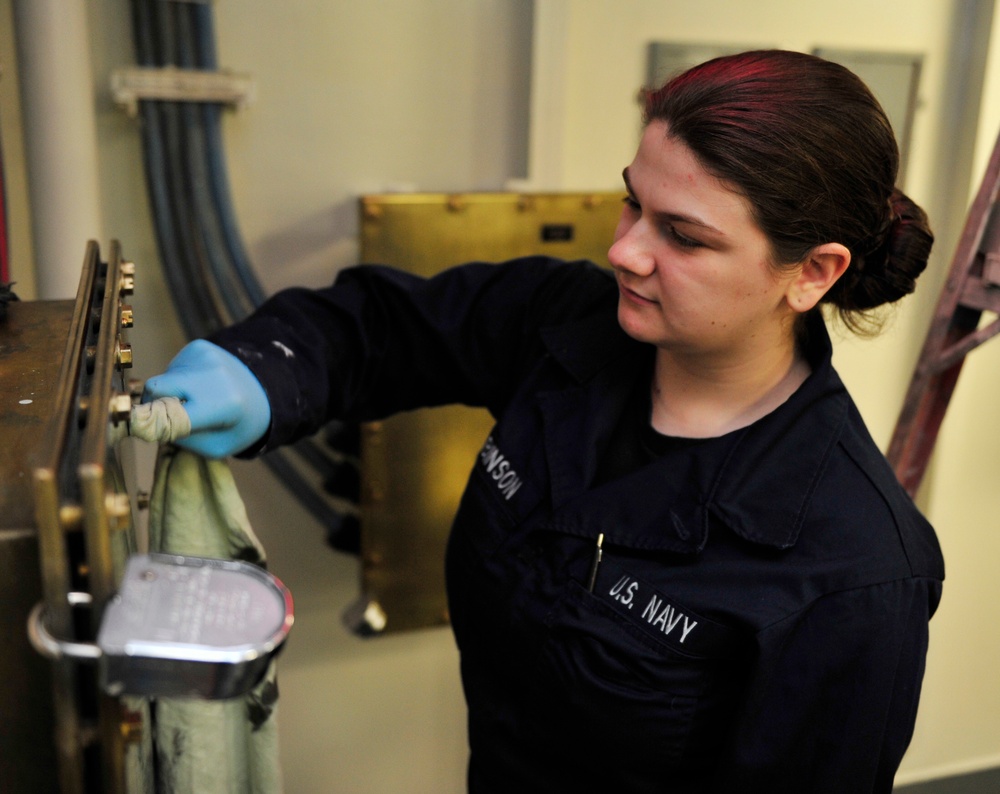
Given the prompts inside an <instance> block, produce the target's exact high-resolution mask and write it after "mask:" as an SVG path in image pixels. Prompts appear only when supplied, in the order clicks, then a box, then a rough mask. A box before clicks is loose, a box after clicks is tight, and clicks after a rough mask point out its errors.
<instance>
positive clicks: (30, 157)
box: [13, 0, 102, 299]
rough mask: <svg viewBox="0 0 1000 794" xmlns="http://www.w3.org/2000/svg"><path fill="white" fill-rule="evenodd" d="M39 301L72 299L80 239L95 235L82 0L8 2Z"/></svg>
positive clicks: (95, 184) (92, 123)
mask: <svg viewBox="0 0 1000 794" xmlns="http://www.w3.org/2000/svg"><path fill="white" fill-rule="evenodd" d="M13 11H14V27H15V41H16V47H17V59H18V75H19V85H20V91H21V105H22V113H23V125H24V149H25V159H26V161H27V175H28V196H29V199H30V201H31V231H32V242H33V245H34V252H35V270H36V278H35V280H36V288H37V293H38V297H39V298H43V299H64V298H73V297H74V296H75V295H76V289H77V286H78V284H79V280H80V265H81V262H80V246H81V242H80V241H81V240H92V239H100V237H101V231H102V224H101V213H100V189H99V180H98V168H97V123H96V114H95V110H94V86H93V80H92V76H91V67H90V50H89V40H88V36H87V4H86V0H14V4H13Z"/></svg>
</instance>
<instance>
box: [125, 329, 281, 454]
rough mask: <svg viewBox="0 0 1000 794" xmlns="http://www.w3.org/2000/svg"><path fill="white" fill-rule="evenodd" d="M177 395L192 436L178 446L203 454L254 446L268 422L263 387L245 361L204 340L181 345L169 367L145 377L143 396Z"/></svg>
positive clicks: (184, 439) (144, 397) (144, 400)
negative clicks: (181, 403) (189, 423)
mask: <svg viewBox="0 0 1000 794" xmlns="http://www.w3.org/2000/svg"><path fill="white" fill-rule="evenodd" d="M159 397H176V398H178V399H179V400H180V401H181V402H183V403H184V408H185V410H186V411H187V414H188V417H189V418H190V419H191V435H190V436H188V437H187V438H183V439H178V440H177V442H176V443H177V445H178V446H181V447H184V448H185V449H189V450H191V451H192V452H197V453H198V454H199V455H204V456H205V457H207V458H224V457H226V456H228V455H235V454H236V453H237V452H242V451H243V450H245V449H247V448H248V447H250V446H252V445H253V444H254V443H255V442H256V441H259V440H260V438H261V437H262V436H263V435H264V434H265V433H266V432H267V429H268V427H270V425H271V405H270V403H269V402H268V400H267V392H265V391H264V387H263V386H261V385H260V381H259V380H257V377H256V376H255V375H254V374H253V372H251V371H250V369H249V368H248V367H247V365H246V364H244V363H243V362H242V361H240V360H239V359H238V358H236V356H234V355H233V354H232V353H230V352H228V351H226V350H223V349H222V348H221V347H219V346H218V345H213V344H212V343H211V342H208V341H205V340H204V339H196V340H195V341H194V342H190V343H188V344H187V345H185V346H184V347H183V348H182V349H181V351H180V352H179V353H178V354H177V355H176V356H174V358H173V360H172V361H171V362H170V363H169V364H168V365H167V371H166V372H164V373H163V374H162V375H156V376H154V377H152V378H150V379H149V380H147V381H146V385H145V388H144V389H143V393H142V401H143V402H150V401H152V400H155V399H157V398H159Z"/></svg>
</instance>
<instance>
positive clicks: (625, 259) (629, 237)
mask: <svg viewBox="0 0 1000 794" xmlns="http://www.w3.org/2000/svg"><path fill="white" fill-rule="evenodd" d="M654 261H655V260H654V258H653V256H652V253H651V252H650V250H649V247H648V246H647V245H646V244H645V241H644V240H643V236H642V230H641V222H640V223H636V224H632V225H631V226H629V227H627V228H625V229H623V228H622V225H621V224H620V225H619V227H618V229H617V230H616V232H615V241H614V243H612V245H611V248H609V249H608V262H609V264H610V265H611V267H613V268H614V269H615V270H624V271H626V272H628V273H632V274H634V275H636V276H648V275H650V274H651V273H652V272H653V270H654V267H655V266H654Z"/></svg>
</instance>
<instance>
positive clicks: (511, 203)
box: [356, 192, 623, 633]
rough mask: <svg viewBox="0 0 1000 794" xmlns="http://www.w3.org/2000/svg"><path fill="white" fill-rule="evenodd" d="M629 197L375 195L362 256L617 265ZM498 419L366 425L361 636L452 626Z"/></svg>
mask: <svg viewBox="0 0 1000 794" xmlns="http://www.w3.org/2000/svg"><path fill="white" fill-rule="evenodd" d="M622 198H623V194H622V193H619V192H614V193H579V194H565V193H560V194H527V195H526V194H513V193H473V194H458V195H447V194H405V195H385V196H365V197H363V198H362V199H361V258H362V260H363V261H365V262H373V263H380V264H387V265H394V266H396V267H401V268H403V269H405V270H408V271H410V272H412V273H416V274H418V275H423V276H430V275H433V274H435V273H437V272H440V271H441V270H443V269H445V268H446V267H449V266H451V265H455V264H460V263H463V262H470V261H486V262H501V261H505V260H508V259H513V258H516V257H520V256H528V255H533V254H544V255H547V256H553V257H558V258H562V259H589V260H591V261H594V262H596V263H598V264H600V265H604V266H607V264H608V263H607V249H608V247H609V245H610V244H611V240H612V237H613V234H614V229H615V226H616V225H617V223H618V216H619V214H620V210H621V200H622ZM491 426H492V419H491V417H490V416H489V414H488V413H487V412H486V411H484V410H475V409H471V408H467V407H464V406H447V407H443V408H430V409H423V410H419V411H412V412H408V413H405V414H400V415H398V416H394V417H392V418H390V419H388V420H386V421H384V422H378V423H372V424H369V425H366V426H365V427H364V428H363V432H362V435H361V438H362V444H361V480H362V498H361V553H362V561H363V566H362V600H361V604H360V605H359V608H358V609H357V610H356V615H357V616H358V618H357V619H358V621H359V625H356V629H357V630H358V631H359V632H360V633H378V632H380V631H386V632H389V631H400V630H407V629H414V628H422V627H427V626H436V625H444V624H445V623H447V619H448V618H447V605H446V599H445V592H444V575H443V571H444V548H445V544H446V542H447V537H448V532H449V530H450V528H451V522H452V519H453V517H454V515H455V511H456V509H457V507H458V501H459V498H460V497H461V494H462V491H463V490H464V488H465V482H466V480H467V479H468V476H469V472H470V471H471V468H472V464H473V461H474V460H475V456H476V454H477V453H478V451H479V449H480V448H481V446H482V444H483V442H484V441H485V440H486V437H487V435H488V434H489V431H490V428H491ZM372 615H375V616H376V617H377V619H376V620H374V621H373V620H372V617H371V616H372ZM382 618H384V625H383V623H382Z"/></svg>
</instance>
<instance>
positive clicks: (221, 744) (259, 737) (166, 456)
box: [130, 398, 281, 794]
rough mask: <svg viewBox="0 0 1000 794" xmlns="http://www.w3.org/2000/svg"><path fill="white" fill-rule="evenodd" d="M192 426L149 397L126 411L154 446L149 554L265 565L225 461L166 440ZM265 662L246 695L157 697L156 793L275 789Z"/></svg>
mask: <svg viewBox="0 0 1000 794" xmlns="http://www.w3.org/2000/svg"><path fill="white" fill-rule="evenodd" d="M190 432H191V423H190V422H189V421H188V417H187V413H186V412H185V411H184V406H183V404H182V403H181V402H180V401H179V400H177V399H175V398H164V399H161V400H154V401H153V402H150V403H145V404H142V405H137V406H135V407H134V408H133V410H132V417H131V422H130V433H131V435H133V436H136V437H138V438H141V439H143V440H146V441H151V442H156V443H159V444H160V445H161V446H160V449H159V452H158V455H157V461H156V470H155V475H154V482H153V490H152V494H151V499H150V507H149V537H150V551H162V552H169V553H175V554H188V555H192V556H199V557H215V558H235V559H241V560H245V561H248V562H252V563H256V564H258V565H264V563H265V553H264V549H263V547H262V546H261V544H260V541H259V540H258V539H257V537H256V535H255V534H254V532H253V529H252V528H251V526H250V521H249V519H248V518H247V513H246V508H245V506H244V504H243V500H242V499H241V498H240V495H239V493H238V492H237V489H236V483H235V481H234V479H233V475H232V472H231V470H230V468H229V465H228V463H227V462H226V461H224V460H208V459H206V458H203V457H201V456H200V455H197V454H195V453H192V452H188V451H186V450H183V449H181V448H179V447H176V446H174V445H172V444H170V443H169V442H170V441H173V440H175V439H177V438H181V437H183V436H185V435H187V434H188V433H190ZM277 694H278V689H277V683H276V677H275V666H274V663H273V662H272V664H271V667H270V669H269V670H268V673H267V675H266V676H265V677H264V679H263V680H262V681H261V682H260V683H259V684H258V685H257V687H256V688H255V689H254V690H253V691H252V692H251V693H250V694H248V695H247V696H245V697H242V698H234V699H231V700H225V701H202V700H196V699H187V698H159V699H157V700H156V702H155V704H154V705H153V711H154V714H155V735H154V744H155V749H156V754H157V761H158V787H157V791H158V792H169V793H170V794H204V792H212V794H274V793H275V792H280V791H281V772H280V766H279V763H278V736H277V724H276V716H277V715H276V713H275V710H276V704H277Z"/></svg>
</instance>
